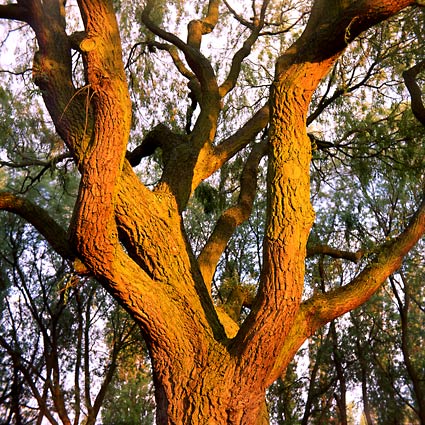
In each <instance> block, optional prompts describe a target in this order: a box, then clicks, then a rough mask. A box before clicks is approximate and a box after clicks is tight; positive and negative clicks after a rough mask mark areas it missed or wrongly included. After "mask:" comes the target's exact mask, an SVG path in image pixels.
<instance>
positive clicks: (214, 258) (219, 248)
mask: <svg viewBox="0 0 425 425" xmlns="http://www.w3.org/2000/svg"><path fill="white" fill-rule="evenodd" d="M266 150H267V144H266V142H264V141H263V142H261V143H258V144H256V145H255V146H254V147H253V149H252V151H251V153H250V155H249V156H248V159H247V160H246V163H245V167H244V169H243V171H242V174H241V179H240V182H241V186H240V193H239V197H238V201H237V204H236V205H235V206H233V207H231V208H229V209H227V210H226V211H225V212H224V213H223V214H222V215H221V217H220V218H219V220H218V222H217V224H216V226H215V228H214V231H213V233H212V234H211V236H210V238H209V239H208V242H207V243H206V245H205V247H204V249H203V250H202V252H201V253H200V255H199V257H198V263H199V267H200V269H201V273H202V276H203V278H204V282H205V284H206V285H207V287H208V288H209V289H211V282H212V278H213V275H214V271H215V268H216V265H217V262H218V260H219V259H220V257H221V254H222V253H223V251H224V249H225V248H226V246H227V243H228V242H229V239H230V238H231V237H232V235H233V233H234V231H235V229H236V228H237V227H238V226H239V225H240V224H242V223H243V222H244V221H246V220H247V219H248V218H249V216H250V215H251V211H252V205H253V203H254V198H255V194H256V191H257V173H258V164H259V162H260V160H261V158H262V157H263V156H264V155H265V153H266Z"/></svg>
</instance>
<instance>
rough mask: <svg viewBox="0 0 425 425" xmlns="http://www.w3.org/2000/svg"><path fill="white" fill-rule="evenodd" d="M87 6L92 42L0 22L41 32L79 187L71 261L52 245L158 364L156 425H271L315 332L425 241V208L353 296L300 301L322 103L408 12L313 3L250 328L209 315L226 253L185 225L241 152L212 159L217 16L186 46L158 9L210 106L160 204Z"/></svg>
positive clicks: (288, 102)
mask: <svg viewBox="0 0 425 425" xmlns="http://www.w3.org/2000/svg"><path fill="white" fill-rule="evenodd" d="M21 4H22V5H23V6H22V5H21ZM78 4H79V7H80V10H81V12H82V17H83V21H84V26H85V33H84V34H81V33H79V34H77V35H75V37H74V38H73V39H72V40H71V38H70V37H68V36H67V34H66V31H65V21H64V17H63V14H62V13H61V8H60V4H59V2H58V1H55V0H45V1H43V2H39V1H35V0H34V1H26V2H19V5H18V6H17V7H13V8H8V7H6V6H3V7H2V8H1V9H0V10H1V11H2V13H3V14H6V13H9V14H10V15H9V16H12V17H13V18H14V19H16V18H18V19H22V20H26V21H27V22H29V23H30V25H31V26H32V28H33V29H34V31H35V33H36V36H37V40H38V43H39V46H40V52H39V53H38V54H37V57H36V60H35V65H34V77H35V80H36V83H37V84H38V85H39V86H40V88H41V89H42V93H43V97H44V100H45V103H46V106H47V108H48V109H49V112H50V114H51V116H52V119H53V121H54V123H55V126H56V128H57V131H58V133H59V134H60V135H61V137H63V139H64V140H65V142H66V144H67V146H68V147H69V149H70V151H71V152H72V154H73V156H74V158H75V161H76V164H77V165H78V168H79V170H80V172H81V176H82V177H81V185H80V191H79V196H78V201H77V203H76V205H75V210H74V217H73V221H72V223H71V226H70V234H71V236H72V238H71V239H72V247H71V248H69V250H70V251H71V252H72V254H71V255H69V250H68V249H66V248H64V246H63V245H65V246H66V243H64V244H61V243H56V242H57V241H56V240H55V241H54V242H55V246H57V247H58V248H57V249H58V250H61V253H62V254H63V255H65V256H67V257H68V258H69V257H77V258H78V263H76V268H77V267H80V266H81V263H83V267H81V269H82V270H84V271H85V272H89V273H91V274H92V275H93V276H94V277H96V278H97V279H98V281H99V282H100V283H101V284H102V285H103V286H104V287H105V288H106V289H107V290H108V291H109V292H110V293H111V294H112V295H113V296H114V297H115V299H116V300H117V301H118V302H119V303H121V305H123V306H124V307H125V308H126V310H127V311H128V312H129V313H130V314H131V315H132V317H133V318H134V319H135V320H136V321H137V323H138V324H139V325H140V327H141V329H142V331H143V333H144V335H145V338H146V342H147V345H148V347H149V351H150V355H151V358H152V364H153V375H154V382H155V393H156V400H157V423H158V425H163V424H177V425H182V424H198V423H199V424H220V425H224V424H228V425H241V424H244V425H255V424H258V425H263V424H266V423H267V421H268V419H267V409H266V405H265V393H266V389H267V387H268V386H269V385H270V384H272V383H273V382H274V381H275V380H276V379H277V378H278V377H279V376H281V375H282V373H283V371H284V369H285V368H286V367H287V365H288V364H289V362H290V361H291V359H292V358H293V356H294V355H295V353H296V352H297V350H298V348H299V347H300V345H301V344H302V343H303V342H304V341H305V339H306V338H307V337H308V336H310V335H311V334H312V333H313V332H315V330H317V328H318V327H319V326H322V325H323V324H325V323H327V322H328V321H330V320H332V319H334V318H335V317H337V316H339V315H341V314H343V313H345V312H347V311H349V310H350V309H352V308H355V307H357V306H358V305H360V304H361V303H363V302H365V301H366V300H367V299H368V298H369V297H370V296H371V295H372V294H373V293H374V292H375V291H376V290H377V288H379V286H380V285H381V284H382V282H383V281H385V279H386V278H387V277H388V276H389V275H390V274H391V273H392V272H394V271H395V270H396V269H397V268H398V267H399V266H400V264H401V261H402V258H403V256H404V255H405V254H406V253H407V252H408V251H409V249H411V247H412V246H413V245H414V244H415V243H416V241H417V240H418V239H419V238H420V237H421V235H422V234H423V232H424V231H425V202H424V203H423V204H422V205H421V208H420V209H419V211H418V213H417V214H416V215H415V216H414V217H413V219H412V221H411V223H410V224H409V226H408V228H407V230H406V231H405V232H404V233H402V234H401V235H400V236H399V237H397V238H395V239H394V240H393V241H392V242H391V243H390V244H389V245H388V246H385V247H383V248H382V250H380V251H379V253H378V254H379V255H378V256H377V260H376V261H374V262H372V263H371V264H370V265H369V266H368V267H366V268H365V269H364V271H363V272H362V273H360V275H359V276H358V277H357V278H356V279H354V280H353V282H352V283H351V284H350V285H347V286H346V287H342V288H338V289H336V290H334V291H332V292H329V293H326V294H319V295H316V296H314V297H313V298H311V299H309V300H307V301H305V302H302V299H301V297H302V292H303V287H304V267H305V265H304V262H305V257H306V245H307V238H308V234H309V231H310V228H311V226H312V223H313V220H314V212H313V210H312V206H311V202H310V170H309V168H310V159H311V145H310V139H309V138H308V136H307V133H306V115H307V111H308V108H309V104H310V100H311V97H312V94H313V92H314V91H315V89H316V88H317V86H318V84H319V83H320V81H321V79H322V78H323V77H324V76H325V75H326V74H327V73H328V72H329V70H330V69H331V67H332V65H333V63H334V61H335V60H336V59H337V58H338V56H339V55H340V54H341V53H342V52H343V50H344V48H345V47H346V45H347V43H349V42H351V41H352V40H353V39H354V38H355V37H356V36H357V35H358V34H359V33H360V32H361V31H363V30H365V29H367V28H369V27H370V26H372V25H374V24H376V23H378V22H380V21H382V20H384V19H387V18H388V17H389V16H392V15H393V14H395V13H396V12H398V11H399V10H401V9H402V8H404V7H406V6H408V5H410V4H413V0H402V1H397V2H395V1H391V0H376V1H367V0H364V1H339V0H316V1H315V2H314V5H313V8H312V12H311V17H310V20H309V23H308V25H307V27H306V29H305V31H304V33H303V34H302V36H301V37H300V38H299V40H298V41H297V42H296V43H295V44H294V45H293V46H292V47H290V48H289V49H288V50H287V51H286V52H285V53H284V54H283V55H282V56H281V57H280V58H279V59H278V60H277V64H276V75H275V81H274V84H273V86H272V89H271V101H270V114H271V115H270V139H269V158H268V159H269V169H268V183H267V189H268V206H267V224H266V231H265V240H264V246H263V252H264V254H263V255H264V261H263V264H264V267H263V270H262V273H261V277H260V285H259V289H258V293H257V296H256V300H255V301H254V303H253V306H252V310H251V313H250V315H249V316H248V318H247V319H246V320H245V321H244V322H243V323H242V324H241V327H240V329H239V328H238V326H237V325H236V323H234V322H233V321H232V319H231V318H230V317H229V316H227V315H226V314H225V313H223V312H221V311H220V310H219V309H218V308H216V307H215V306H214V303H213V300H212V297H211V293H210V291H209V288H208V285H209V284H210V282H207V281H208V280H211V274H212V272H211V271H212V270H214V267H215V266H216V264H217V261H218V258H219V257H220V254H221V252H220V249H224V248H223V247H222V246H224V245H225V244H220V243H215V245H214V246H215V247H220V248H217V250H218V252H213V253H211V254H210V255H203V256H202V262H199V263H198V261H197V259H195V258H194V255H193V253H192V251H191V249H190V247H189V245H188V243H187V240H186V237H185V232H184V227H183V225H182V216H181V214H182V211H183V210H184V208H185V206H186V203H187V200H188V199H189V197H190V195H191V193H193V190H194V189H195V188H196V186H197V185H198V184H199V183H200V182H201V181H202V180H204V179H206V178H208V177H209V176H210V175H211V174H212V173H213V172H214V171H216V170H217V167H219V166H220V164H223V163H224V162H225V160H228V159H229V158H230V157H231V155H233V154H234V153H235V152H237V150H238V149H241V148H242V147H243V146H244V145H239V144H238V143H235V144H234V146H233V147H232V148H229V147H228V145H225V146H219V147H218V148H217V147H216V146H215V145H214V143H213V142H214V138H215V133H216V126H217V120H218V117H219V113H220V104H221V99H220V96H224V95H225V94H226V93H227V91H228V89H227V88H226V87H227V86H232V78H230V79H229V83H228V84H227V85H222V86H220V87H219V86H218V83H217V81H216V78H215V74H214V71H213V68H212V66H211V64H210V63H209V61H208V60H207V59H206V57H205V56H203V55H202V54H201V52H200V50H199V45H200V38H201V37H202V35H203V34H206V33H208V32H210V31H211V30H212V29H213V28H214V25H215V22H216V21H217V14H218V4H219V2H218V1H217V0H210V2H209V6H210V7H209V9H208V16H207V18H206V19H204V20H199V21H194V22H195V24H196V25H193V26H192V27H191V29H190V31H189V36H188V42H187V43H184V42H183V41H182V40H181V39H179V38H177V37H175V36H173V35H171V34H169V33H167V32H165V31H162V30H161V29H159V28H157V27H155V24H154V23H152V22H150V20H149V10H150V9H152V7H153V5H154V2H153V1H148V2H147V4H148V7H147V8H146V9H145V11H146V10H147V11H146V13H144V14H143V19H144V22H145V23H146V25H147V27H148V28H149V29H151V31H152V32H154V33H155V34H156V35H157V36H159V37H162V38H163V39H164V40H166V41H167V42H169V43H171V44H174V45H175V46H176V47H178V48H179V49H180V50H181V51H182V52H183V53H184V55H185V58H186V60H187V63H188V65H189V67H190V68H191V73H190V77H191V79H192V80H193V81H195V80H196V90H198V91H199V92H201V95H200V96H199V99H198V100H199V101H200V114H199V118H198V120H197V123H196V125H195V127H194V129H193V132H192V133H191V135H190V136H187V137H186V136H181V135H180V136H179V135H174V136H173V138H172V143H171V145H172V146H170V147H169V151H167V150H166V148H165V147H164V150H165V152H166V155H164V158H165V159H166V160H165V165H164V173H163V176H162V179H161V181H160V183H159V184H158V185H157V186H156V188H155V189H154V190H149V189H148V188H147V187H145V186H144V185H143V184H142V183H141V182H140V180H139V179H138V177H137V176H136V174H135V173H134V171H133V170H132V169H131V167H130V164H129V162H128V161H127V160H125V152H126V145H127V142H128V137H129V132H130V123H131V104H130V97H129V93H128V88H127V86H126V75H125V71H124V66H123V62H122V57H121V56H122V52H121V45H120V37H119V31H118V25H117V22H116V19H115V15H114V9H113V4H112V2H111V1H106V0H79V2H78ZM266 4H267V2H265V3H264V5H266ZM18 12H19V14H18ZM45 17H49V19H48V20H46V19H44V18H45ZM260 29H261V28H260V27H258V28H257V30H258V31H257V32H259V31H260ZM70 40H71V41H72V42H73V43H74V44H76V45H77V47H76V48H78V50H80V52H81V54H82V56H83V58H84V67H85V72H86V76H87V81H86V84H87V85H86V86H84V87H83V88H82V89H80V90H75V89H74V86H73V82H72V78H71V69H72V60H71V49H70V42H71V41H70ZM236 68H237V67H236ZM226 90H227V91H226ZM229 90H230V89H229ZM89 103H90V104H89ZM251 124H252V123H251ZM247 128H248V127H245V130H246V129H247ZM258 131H259V130H258V129H255V131H254V130H253V131H252V134H254V136H255V134H257V133H258ZM170 133H171V132H170ZM242 133H243V132H242ZM242 138H243V137H242ZM161 143H164V144H165V143H166V141H164V140H161ZM246 143H248V142H246ZM245 145H246V144H245ZM235 146H236V147H235ZM219 148H221V150H220V149H219ZM226 149H227V151H228V152H227V154H226V155H227V156H226V155H224V154H223V152H224V151H225V150H226ZM231 152H233V153H231ZM223 157H224V158H225V159H223ZM257 160H258V158H257ZM217 164H218V165H217ZM0 207H1V208H2V209H9V210H11V211H14V212H19V213H21V214H22V215H24V216H26V217H28V218H29V220H32V222H34V223H35V224H36V225H37V226H38V228H40V229H41V231H42V232H43V233H44V234H45V235H46V237H49V235H51V231H48V230H47V229H46V225H44V226H43V223H42V220H36V219H34V218H33V217H31V215H34V214H31V212H32V213H34V212H37V214H38V213H39V209H35V208H33V207H31V208H32V209H31V208H29V205H28V203H25V202H22V200H20V198H18V197H14V196H10V195H9V194H6V195H1V196H0ZM40 215H41V214H40ZM51 239H52V240H53V239H54V238H53V237H51ZM222 241H226V240H225V238H224V236H222V239H221V242H222ZM205 252H208V250H206V251H205ZM209 263H210V264H209ZM77 271H81V270H80V268H78V270H77Z"/></svg>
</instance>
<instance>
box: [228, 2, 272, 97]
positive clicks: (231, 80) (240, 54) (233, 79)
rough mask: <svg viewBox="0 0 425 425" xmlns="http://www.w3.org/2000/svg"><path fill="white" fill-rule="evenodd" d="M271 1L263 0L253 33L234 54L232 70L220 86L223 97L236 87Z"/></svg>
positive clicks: (254, 23)
mask: <svg viewBox="0 0 425 425" xmlns="http://www.w3.org/2000/svg"><path fill="white" fill-rule="evenodd" d="M269 2H270V1H269V0H265V1H264V2H263V5H262V7H261V12H260V18H257V17H256V18H254V22H253V25H252V31H251V34H250V35H249V37H248V38H247V39H246V40H245V42H244V43H243V46H242V47H241V48H240V49H239V50H238V51H237V52H236V54H235V55H234V56H233V60H232V65H231V67H230V71H229V74H228V76H227V78H226V81H225V82H224V83H223V84H222V85H221V86H220V96H221V97H224V96H225V95H226V94H227V93H229V92H230V91H231V90H232V89H233V88H234V87H235V85H236V83H237V81H238V77H239V73H240V71H241V65H242V62H243V60H244V59H245V58H246V57H247V56H248V55H249V54H250V53H251V48H252V46H253V45H254V43H255V42H256V41H257V39H258V36H259V34H260V31H261V29H262V28H263V26H264V18H265V14H266V10H267V6H268V4H269Z"/></svg>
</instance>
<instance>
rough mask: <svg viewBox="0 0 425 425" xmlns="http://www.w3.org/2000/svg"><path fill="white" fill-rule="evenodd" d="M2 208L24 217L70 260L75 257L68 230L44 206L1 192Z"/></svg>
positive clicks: (59, 252)
mask: <svg viewBox="0 0 425 425" xmlns="http://www.w3.org/2000/svg"><path fill="white" fill-rule="evenodd" d="M0 210H5V211H9V212H12V213H14V214H17V215H19V216H20V217H22V218H24V219H25V220H27V221H28V222H29V223H31V224H32V225H33V226H34V227H35V228H36V229H37V230H38V231H39V232H40V234H42V235H43V236H44V237H45V238H46V240H47V241H48V242H49V244H50V245H51V246H52V248H53V249H54V250H55V251H56V252H57V253H58V254H59V255H61V256H62V257H63V258H66V259H69V260H74V259H75V257H76V254H75V252H74V251H73V250H72V248H71V246H70V244H69V242H68V238H67V232H66V231H65V230H64V229H63V228H62V227H61V226H60V225H59V224H58V223H57V222H56V221H55V220H54V219H53V218H52V217H50V215H49V214H48V213H47V212H46V211H45V210H44V209H43V208H40V207H39V206H37V205H35V204H33V203H32V202H30V201H28V200H27V199H25V198H22V197H20V196H16V195H13V194H12V193H9V192H3V193H0Z"/></svg>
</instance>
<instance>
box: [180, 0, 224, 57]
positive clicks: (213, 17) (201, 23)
mask: <svg viewBox="0 0 425 425" xmlns="http://www.w3.org/2000/svg"><path fill="white" fill-rule="evenodd" d="M219 4H220V1H219V0H210V1H209V3H208V11H207V14H206V16H205V18H204V19H195V20H193V21H190V22H189V25H188V35H187V44H188V45H189V46H191V47H194V48H195V49H197V50H199V49H200V47H201V40H202V36H203V35H205V34H209V33H210V32H212V30H213V29H214V27H215V26H216V24H217V21H218V6H219Z"/></svg>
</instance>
